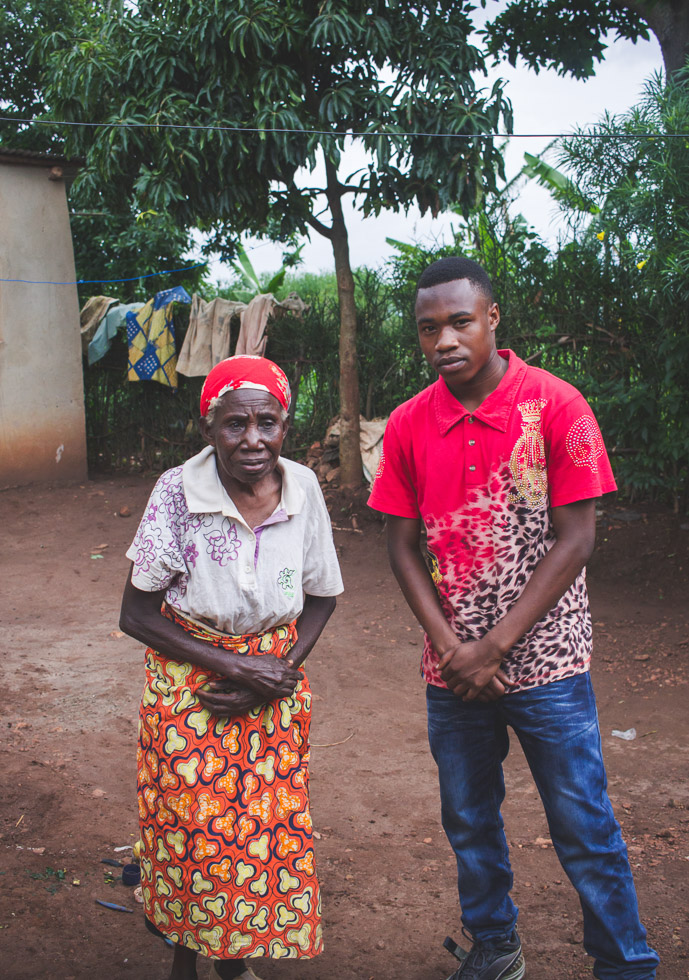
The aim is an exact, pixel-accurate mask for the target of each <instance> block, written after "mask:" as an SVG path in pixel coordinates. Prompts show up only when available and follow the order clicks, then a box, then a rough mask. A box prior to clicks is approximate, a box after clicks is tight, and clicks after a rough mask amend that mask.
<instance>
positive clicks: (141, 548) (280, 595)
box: [127, 446, 343, 635]
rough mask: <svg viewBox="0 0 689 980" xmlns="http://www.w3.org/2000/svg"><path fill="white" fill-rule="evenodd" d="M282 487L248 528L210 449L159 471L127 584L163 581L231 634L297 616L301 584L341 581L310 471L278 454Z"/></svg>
mask: <svg viewBox="0 0 689 980" xmlns="http://www.w3.org/2000/svg"><path fill="white" fill-rule="evenodd" d="M277 465H278V468H279V469H280V471H281V473H282V496H281V500H280V503H279V504H278V506H277V508H276V509H275V511H274V512H273V513H272V514H271V515H270V517H268V518H267V519H266V520H265V521H264V522H263V523H262V524H261V525H260V526H259V527H255V528H250V527H248V525H247V524H246V523H245V522H244V519H243V518H242V516H241V514H240V513H239V511H238V510H237V508H236V507H235V505H234V504H233V502H232V500H231V498H230V497H229V496H228V494H227V492H226V491H225V488H224V487H223V485H222V483H221V482H220V478H219V476H218V472H217V468H216V465H215V452H214V450H213V449H212V447H210V446H208V447H206V448H205V449H203V450H202V451H201V452H200V453H199V454H198V455H196V456H193V457H192V458H191V459H189V460H187V461H186V463H184V464H183V465H182V466H176V467H174V468H173V469H171V470H167V472H165V473H163V475H162V476H161V477H160V479H159V480H158V482H157V483H156V485H155V487H154V488H153V492H152V494H151V497H150V499H149V501H148V505H147V507H146V511H145V513H144V516H143V517H142V519H141V523H140V524H139V528H138V531H137V532H136V536H135V538H134V541H133V542H132V544H131V546H130V548H129V550H128V551H127V557H128V558H129V559H130V560H131V561H132V562H133V565H134V567H133V571H132V584H133V585H134V586H135V587H136V588H137V589H141V590H142V591H144V592H156V591H158V590H162V589H165V590H166V594H165V598H166V600H167V602H168V603H169V604H170V605H171V606H172V607H173V608H174V609H176V610H177V611H178V612H180V613H181V614H182V615H183V616H185V617H187V618H189V619H192V620H195V621H196V622H198V623H202V624H204V625H206V626H210V627H211V628H212V629H216V630H219V631H220V632H222V633H229V634H232V635H242V634H244V633H259V632H262V631H263V630H266V629H271V628H273V627H275V626H280V625H282V624H285V623H289V622H291V621H292V620H293V619H296V618H297V617H298V616H299V615H300V613H301V611H302V609H303V604H304V594H308V595H314V596H334V595H339V594H340V593H341V592H342V590H343V585H342V578H341V575H340V568H339V564H338V561H337V555H336V553H335V546H334V544H333V537H332V529H331V526H330V518H329V516H328V511H327V508H326V506H325V501H324V500H323V494H322V493H321V489H320V487H319V485H318V480H317V479H316V476H315V474H314V473H313V472H312V471H311V470H309V469H308V468H307V467H305V466H302V465H301V464H299V463H295V462H293V461H292V460H289V459H283V458H280V460H279V461H278V464H277Z"/></svg>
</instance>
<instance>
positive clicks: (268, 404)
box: [201, 388, 289, 489]
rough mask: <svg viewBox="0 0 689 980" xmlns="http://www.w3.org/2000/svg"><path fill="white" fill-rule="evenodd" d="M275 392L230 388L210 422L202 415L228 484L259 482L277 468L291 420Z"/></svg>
mask: <svg viewBox="0 0 689 980" xmlns="http://www.w3.org/2000/svg"><path fill="white" fill-rule="evenodd" d="M282 414H283V413H282V406H281V405H280V402H279V401H278V400H277V398H275V396H274V395H271V394H269V393H268V392H267V391H257V390H254V389H253V388H241V389H240V390H238V391H228V392H227V393H226V394H224V395H223V396H222V398H221V399H220V401H219V403H218V405H217V406H216V409H215V415H214V416H213V421H212V422H211V423H210V424H209V423H208V422H207V421H206V420H205V419H201V432H202V434H203V436H204V438H205V440H206V442H208V443H209V444H210V445H211V446H213V448H214V449H215V455H216V459H217V466H218V473H219V475H220V479H221V481H222V484H223V486H224V487H225V489H228V485H232V484H237V483H242V484H257V483H260V482H261V480H264V479H265V478H266V477H268V476H270V474H271V473H272V472H273V470H274V469H275V464H276V463H277V460H278V456H279V455H280V450H281V449H282V443H283V441H284V439H285V435H286V434H287V428H288V425H289V423H288V420H286V419H285V420H283V418H282Z"/></svg>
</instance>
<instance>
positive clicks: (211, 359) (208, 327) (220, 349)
mask: <svg viewBox="0 0 689 980" xmlns="http://www.w3.org/2000/svg"><path fill="white" fill-rule="evenodd" d="M246 309H247V306H246V303H240V302H238V301H234V300H229V299H220V298H217V299H214V300H211V302H210V303H206V301H205V300H203V299H201V297H200V296H199V295H198V294H197V293H194V295H193V297H192V301H191V313H190V315H189V329H188V330H187V334H186V337H185V338H184V343H183V344H182V350H181V351H180V355H179V359H178V361H177V370H178V371H179V373H180V374H185V375H186V376H187V377H188V378H191V377H197V376H199V375H200V376H202V377H205V376H206V375H207V374H208V372H209V371H210V369H211V368H213V367H215V365H216V364H217V363H218V361H222V360H223V358H225V357H229V356H230V322H231V320H232V317H233V316H234V315H235V313H239V314H241V313H242V311H243V310H246Z"/></svg>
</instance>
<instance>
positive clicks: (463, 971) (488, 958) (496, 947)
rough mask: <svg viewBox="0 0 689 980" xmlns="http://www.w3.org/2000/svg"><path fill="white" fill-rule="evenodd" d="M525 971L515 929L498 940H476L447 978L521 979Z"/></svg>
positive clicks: (472, 979) (458, 979) (449, 979)
mask: <svg viewBox="0 0 689 980" xmlns="http://www.w3.org/2000/svg"><path fill="white" fill-rule="evenodd" d="M525 973H526V965H525V963H524V957H523V955H522V944H521V942H520V941H519V936H518V934H517V930H516V929H515V930H514V932H513V933H512V935H511V936H510V937H509V939H503V940H502V941H500V942H490V943H488V942H486V943H482V942H479V941H476V942H475V943H474V945H473V946H472V947H471V950H470V951H469V953H468V954H467V956H466V958H465V959H464V962H463V963H462V965H461V966H460V968H459V969H458V970H456V971H455V972H454V973H453V974H452V976H451V977H449V978H448V980H521V978H522V977H523V976H524V974H525Z"/></svg>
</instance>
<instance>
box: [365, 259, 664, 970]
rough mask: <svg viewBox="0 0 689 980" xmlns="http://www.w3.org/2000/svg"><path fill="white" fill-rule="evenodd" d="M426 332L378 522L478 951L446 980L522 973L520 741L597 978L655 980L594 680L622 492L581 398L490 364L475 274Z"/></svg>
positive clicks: (421, 308)
mask: <svg viewBox="0 0 689 980" xmlns="http://www.w3.org/2000/svg"><path fill="white" fill-rule="evenodd" d="M416 318H417V324H418V329H419V340H420V343H421V349H422V351H423V353H424V355H425V357H426V358H427V360H428V361H429V363H430V364H431V365H432V366H433V368H434V369H435V370H436V371H437V372H438V374H439V378H438V380H437V381H436V382H435V383H434V384H432V385H431V386H430V387H429V388H426V389H425V391H422V392H421V393H420V394H418V395H416V396H415V397H414V398H412V399H410V400H409V401H408V402H405V403H404V404H403V405H400V406H399V408H397V409H396V410H395V411H394V412H393V413H392V415H391V417H390V421H389V423H388V426H387V429H386V432H385V440H384V449H383V456H382V458H381V463H380V466H379V468H378V473H377V475H376V479H375V482H374V486H373V491H372V493H371V498H370V501H369V503H370V505H371V506H372V507H374V508H375V509H377V510H380V511H383V512H384V513H386V514H387V515H388V519H387V525H388V552H389V556H390V563H391V565H392V568H393V571H394V573H395V575H396V577H397V580H398V582H399V584H400V587H401V589H402V591H403V593H404V596H405V598H406V600H407V602H408V603H409V606H410V607H411V609H412V611H413V613H414V615H415V616H416V618H417V619H418V620H419V622H420V623H421V625H422V626H423V628H424V630H425V633H426V642H425V648H424V653H423V661H422V671H423V675H424V678H425V680H426V682H427V685H428V686H427V705H428V731H429V740H430V746H431V752H432V753H433V757H434V759H435V761H436V763H437V765H438V772H439V779H440V794H441V803H442V820H443V827H444V829H445V832H446V834H447V836H448V838H449V840H450V843H451V845H452V847H453V849H454V851H455V854H456V857H457V868H458V887H459V898H460V904H461V907H462V922H463V924H464V927H465V929H466V930H467V932H468V933H470V934H471V936H472V939H473V946H472V949H471V952H470V953H469V955H468V957H467V958H466V959H465V960H464V962H463V963H462V965H461V966H460V968H459V969H458V970H457V972H456V973H455V974H453V977H452V978H451V980H519V978H521V977H523V976H524V973H525V966H524V958H523V956H522V950H521V943H520V940H519V936H518V934H517V930H516V921H517V909H516V907H515V905H514V903H513V902H512V899H511V898H510V890H511V887H512V872H511V869H510V864H509V857H508V849H507V841H506V839H505V834H504V830H503V822H502V817H501V815H500V806H501V803H502V800H503V798H504V795H505V785H504V781H503V773H502V762H503V760H504V759H505V757H506V756H507V752H508V747H509V740H508V735H507V726H508V725H509V726H510V727H511V728H512V729H513V730H514V732H515V734H516V735H517V737H518V738H519V741H520V742H521V745H522V748H523V750H524V753H525V755H526V758H527V760H528V763H529V766H530V768H531V772H532V774H533V777H534V780H535V783H536V786H537V788H538V791H539V793H540V795H541V799H542V801H543V805H544V808H545V812H546V816H547V818H548V826H549V828H550V834H551V837H552V841H553V845H554V847H555V850H556V852H557V855H558V857H559V859H560V861H561V863H562V866H563V868H564V870H565V871H566V873H567V875H568V876H569V878H570V880H571V881H572V883H573V885H574V887H575V888H576V889H577V891H578V893H579V898H580V900H581V906H582V910H583V915H584V946H585V948H586V950H587V952H588V953H589V954H590V955H591V956H592V957H594V959H595V964H594V969H593V972H594V975H595V976H596V977H598V978H600V980H613V978H615V980H652V978H653V977H655V974H656V965H657V963H658V957H657V955H656V953H655V952H654V951H653V950H651V949H650V948H649V947H648V945H647V943H646V932H645V930H644V928H643V926H642V925H641V923H640V921H639V915H638V910H637V901H636V893H635V890H634V883H633V881H632V875H631V871H630V868H629V863H628V860H627V851H626V848H625V845H624V842H623V840H622V837H621V834H620V828H619V825H618V824H617V822H616V820H615V818H614V815H613V812H612V808H611V805H610V801H609V799H608V796H607V792H606V776H605V770H604V767H603V759H602V756H601V744H600V734H599V730H598V721H597V715H596V707H595V701H594V697H593V692H592V690H591V683H590V680H589V674H588V669H589V660H590V656H591V618H590V613H589V606H588V599H587V594H586V585H585V571H584V565H585V563H586V561H587V560H588V558H589V556H590V555H591V552H592V549H593V545H594V538H595V499H596V497H599V496H600V495H601V494H603V493H607V492H609V491H610V490H614V489H615V482H614V480H613V476H612V472H611V469H610V464H609V462H608V458H607V455H606V452H605V448H604V446H603V440H602V438H601V435H600V431H599V429H598V425H597V423H596V420H595V419H594V417H593V414H592V413H591V409H590V408H589V406H588V405H587V403H586V401H585V400H584V398H583V397H582V396H581V395H580V394H579V392H578V391H577V390H576V389H575V388H573V387H572V386H571V385H569V384H567V383H566V382H564V381H561V380H560V379H558V378H556V377H554V376H553V375H551V374H549V373H548V372H547V371H543V370H541V369H539V368H535V367H530V366H528V365H527V364H525V363H524V361H522V360H520V359H519V358H518V357H517V356H516V355H515V354H514V353H513V352H512V351H499V350H497V348H496V343H495V330H496V328H497V326H498V324H499V322H500V311H499V309H498V305H497V303H495V302H494V300H493V294H492V286H491V283H490V280H489V278H488V276H487V275H486V273H485V272H484V270H483V269H482V268H481V267H480V266H479V265H477V264H476V263H475V262H472V261H471V260H469V259H465V258H459V257H456V258H448V259H441V260H440V261H438V262H434V263H433V264H432V265H430V266H429V267H428V268H427V269H426V270H425V271H424V272H423V273H422V275H421V278H420V279H419V283H418V289H417V298H416ZM422 525H423V526H425V529H426V532H427V536H428V539H427V540H428V565H427V564H426V562H425V560H424V558H423V557H422V554H421V551H420V537H421V528H422Z"/></svg>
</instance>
